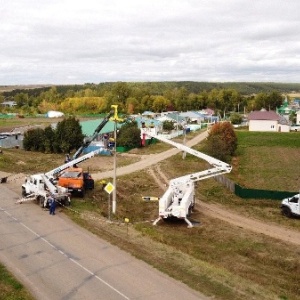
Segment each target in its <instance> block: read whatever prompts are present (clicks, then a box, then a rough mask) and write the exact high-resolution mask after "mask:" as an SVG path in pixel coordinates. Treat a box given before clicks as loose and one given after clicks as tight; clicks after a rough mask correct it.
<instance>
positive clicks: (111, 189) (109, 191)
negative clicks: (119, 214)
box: [104, 182, 115, 194]
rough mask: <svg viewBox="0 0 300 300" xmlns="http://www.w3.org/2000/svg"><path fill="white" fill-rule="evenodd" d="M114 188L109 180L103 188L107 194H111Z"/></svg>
mask: <svg viewBox="0 0 300 300" xmlns="http://www.w3.org/2000/svg"><path fill="white" fill-rule="evenodd" d="M114 189H115V187H114V185H113V184H112V183H110V182H109V183H108V184H107V185H106V186H105V188H104V190H105V192H106V193H108V194H111V193H112V192H113V190H114Z"/></svg>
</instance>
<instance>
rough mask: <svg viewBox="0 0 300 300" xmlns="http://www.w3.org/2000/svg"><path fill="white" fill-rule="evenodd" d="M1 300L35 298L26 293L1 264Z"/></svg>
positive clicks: (31, 299)
mask: <svg viewBox="0 0 300 300" xmlns="http://www.w3.org/2000/svg"><path fill="white" fill-rule="evenodd" d="M0 299H1V300H2V299H3V300H33V299H34V298H33V297H32V296H30V294H29V293H28V292H27V291H26V289H25V288H24V286H23V285H22V284H21V283H20V282H18V281H17V280H16V279H15V278H14V277H13V276H12V274H10V273H9V272H8V271H7V270H6V268H5V267H4V266H3V265H1V264H0Z"/></svg>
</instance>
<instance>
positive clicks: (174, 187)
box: [142, 128, 232, 227]
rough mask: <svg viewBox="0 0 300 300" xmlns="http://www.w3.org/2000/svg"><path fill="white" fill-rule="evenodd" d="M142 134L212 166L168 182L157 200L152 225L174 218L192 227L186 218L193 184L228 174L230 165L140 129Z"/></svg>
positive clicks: (193, 199) (191, 202) (191, 199)
mask: <svg viewBox="0 0 300 300" xmlns="http://www.w3.org/2000/svg"><path fill="white" fill-rule="evenodd" d="M142 133H144V134H147V135H149V136H150V137H153V138H155V139H157V140H159V141H162V142H165V143H167V144H170V145H172V146H174V147H176V148H178V149H180V150H182V151H184V152H187V153H190V154H192V155H194V156H196V157H199V158H201V159H203V160H205V161H207V162H208V163H209V164H211V165H212V166H213V168H211V169H208V170H204V171H200V172H197V173H192V174H189V175H185V176H181V177H178V178H174V179H172V180H170V183H169V187H168V189H167V191H166V192H165V194H164V195H163V196H162V197H161V198H160V199H159V217H158V218H157V219H156V220H155V221H154V223H153V224H154V225H156V224H157V223H158V221H159V220H161V219H163V218H165V219H166V218H169V217H176V218H182V219H184V220H185V221H186V222H187V224H188V227H193V225H192V223H191V222H190V221H189V220H188V218H187V217H188V216H189V215H190V213H191V212H192V209H193V207H194V204H195V191H194V190H195V182H197V181H199V180H203V179H207V178H210V177H215V176H218V175H221V174H226V173H230V172H231V170H232V167H231V165H229V164H227V163H225V162H223V161H220V160H218V159H216V158H214V157H212V156H209V155H207V154H204V153H202V152H199V151H197V150H194V149H191V148H189V147H187V146H185V145H182V144H180V143H176V142H174V141H172V140H169V139H166V138H164V137H162V136H160V135H156V134H152V133H150V132H149V131H147V129H146V128H145V129H144V128H142Z"/></svg>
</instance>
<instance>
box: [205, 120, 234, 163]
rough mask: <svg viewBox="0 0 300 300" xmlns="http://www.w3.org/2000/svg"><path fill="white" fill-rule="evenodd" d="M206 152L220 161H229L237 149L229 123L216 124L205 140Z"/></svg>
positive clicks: (232, 129)
mask: <svg viewBox="0 0 300 300" xmlns="http://www.w3.org/2000/svg"><path fill="white" fill-rule="evenodd" d="M206 146H207V151H208V152H209V154H210V155H212V156H213V157H215V158H217V159H220V160H222V161H230V158H231V156H233V155H234V153H235V151H236V148H237V136H236V134H235V132H234V128H233V126H232V125H231V124H230V123H229V122H223V123H216V124H215V125H213V127H212V128H211V130H210V132H209V135H208V138H207V145H206Z"/></svg>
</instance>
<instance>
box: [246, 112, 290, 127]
mask: <svg viewBox="0 0 300 300" xmlns="http://www.w3.org/2000/svg"><path fill="white" fill-rule="evenodd" d="M248 120H249V131H273V132H289V131H290V128H289V125H288V124H287V123H286V121H285V120H284V122H283V120H282V119H281V118H280V116H279V115H278V114H277V113H276V112H275V111H266V110H265V109H262V110H260V111H253V112H251V113H250V114H249V115H248Z"/></svg>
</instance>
